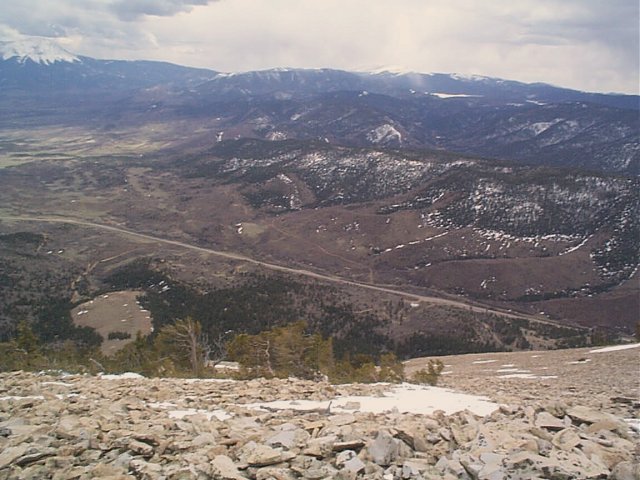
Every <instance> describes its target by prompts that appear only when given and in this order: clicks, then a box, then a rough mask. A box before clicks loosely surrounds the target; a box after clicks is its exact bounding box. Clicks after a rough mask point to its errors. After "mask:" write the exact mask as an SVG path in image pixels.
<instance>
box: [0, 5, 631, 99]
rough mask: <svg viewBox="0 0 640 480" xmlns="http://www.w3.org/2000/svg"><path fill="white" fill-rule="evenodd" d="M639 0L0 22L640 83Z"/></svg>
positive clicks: (91, 40) (243, 54)
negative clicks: (639, 58)
mask: <svg viewBox="0 0 640 480" xmlns="http://www.w3.org/2000/svg"><path fill="white" fill-rule="evenodd" d="M638 9H639V7H638V4H637V2H629V1H626V0H606V1H605V0H492V1H491V2H477V1H476V0H430V1H428V2H425V1H424V0H394V1H392V0H376V1H373V2H372V1H371V0H368V1H365V0H348V1H344V0H321V1H318V0H220V1H207V0H83V2H77V1H74V0H46V1H45V0H21V1H20V2H8V6H5V5H3V7H2V9H1V11H0V24H4V25H5V29H6V28H7V27H8V28H10V29H11V30H8V31H9V32H13V33H15V32H16V31H19V32H20V33H24V34H31V35H33V34H35V35H45V36H56V37H63V38H66V39H67V42H68V43H70V44H71V45H68V48H72V47H75V48H76V51H77V52H78V53H80V54H86V55H91V56H97V57H102V58H128V59H132V58H148V59H157V60H167V61H172V62H175V63H181V64H187V65H193V66H203V67H209V68H212V69H215V70H223V71H242V70H253V69H261V68H269V67H275V66H292V67H334V68H344V69H364V68H377V67H380V66H384V65H394V66H402V67H404V68H406V69H410V70H415V71H424V72H431V71H439V72H459V73H468V74H472V73H475V74H481V75H489V76H499V77H504V78H511V79H516V80H522V81H543V82H549V83H554V84H557V85H562V86H568V87H573V88H580V89H585V90H593V91H625V92H630V93H637V90H638V68H639V67H638V57H639V54H638V48H639V47H638ZM0 35H3V30H2V29H1V28H0Z"/></svg>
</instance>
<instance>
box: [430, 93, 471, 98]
mask: <svg viewBox="0 0 640 480" xmlns="http://www.w3.org/2000/svg"><path fill="white" fill-rule="evenodd" d="M429 95H433V96H434V97H438V98H443V99H446V98H480V97H482V95H471V94H467V93H429Z"/></svg>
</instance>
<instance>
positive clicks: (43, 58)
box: [0, 37, 81, 65]
mask: <svg viewBox="0 0 640 480" xmlns="http://www.w3.org/2000/svg"><path fill="white" fill-rule="evenodd" d="M0 54H2V59H3V60H9V59H11V58H17V60H18V62H19V63H25V62H26V61H27V60H31V61H32V62H34V63H39V64H44V65H50V64H53V63H56V62H69V63H73V62H80V61H81V60H80V59H79V58H78V57H77V56H75V55H74V54H73V53H71V52H69V51H67V50H65V49H64V48H62V47H61V46H60V45H59V44H58V43H57V42H55V41H53V40H50V39H48V38H41V37H26V38H24V39H21V40H18V41H0Z"/></svg>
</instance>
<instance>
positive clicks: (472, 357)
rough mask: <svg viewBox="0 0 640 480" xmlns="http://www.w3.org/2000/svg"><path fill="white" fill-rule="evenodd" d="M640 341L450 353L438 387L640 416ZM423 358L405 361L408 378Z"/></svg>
mask: <svg viewBox="0 0 640 480" xmlns="http://www.w3.org/2000/svg"><path fill="white" fill-rule="evenodd" d="M639 347H640V344H637V347H636V348H629V349H625V350H616V351H608V352H596V351H595V350H597V348H578V349H570V350H551V351H539V352H536V351H527V352H502V353H482V354H469V355H451V356H445V357H438V358H439V359H440V360H441V361H442V362H443V363H444V364H445V365H446V367H445V369H444V372H443V375H442V377H441V379H440V381H439V383H438V385H439V386H443V387H449V388H454V389H456V390H461V391H464V392H467V393H475V394H480V395H485V396H487V397H489V398H491V399H492V400H493V401H495V402H498V403H509V404H512V403H516V404H522V403H529V402H532V401H535V402H544V403H546V402H549V403H552V402H557V401H561V402H564V403H567V404H581V405H588V406H591V407H593V408H598V409H599V410H602V411H606V412H609V413H613V414H615V415H619V416H623V417H626V418H637V417H638V416H639V415H640V348H639ZM427 361H428V359H427V358H417V359H412V360H409V361H408V362H406V364H405V371H406V373H407V374H408V375H409V376H411V375H412V373H413V372H415V371H416V370H419V369H420V368H423V367H424V365H425V364H426V363H427Z"/></svg>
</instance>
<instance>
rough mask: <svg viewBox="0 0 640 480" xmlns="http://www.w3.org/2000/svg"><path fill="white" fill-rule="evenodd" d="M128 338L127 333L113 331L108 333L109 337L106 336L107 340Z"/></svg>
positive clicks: (128, 334)
mask: <svg viewBox="0 0 640 480" xmlns="http://www.w3.org/2000/svg"><path fill="white" fill-rule="evenodd" d="M129 338H131V334H130V333H129V332H121V331H115V332H109V335H107V339H109V340H128V339H129Z"/></svg>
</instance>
